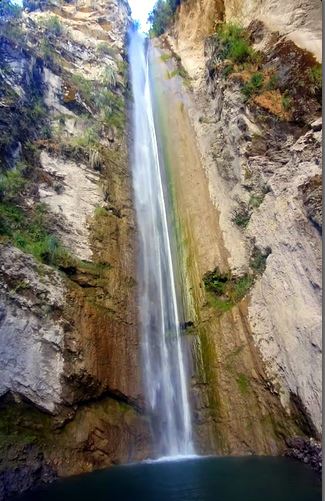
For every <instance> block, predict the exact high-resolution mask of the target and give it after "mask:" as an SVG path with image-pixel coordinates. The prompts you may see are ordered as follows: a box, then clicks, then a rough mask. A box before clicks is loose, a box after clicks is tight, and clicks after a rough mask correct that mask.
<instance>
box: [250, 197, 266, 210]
mask: <svg viewBox="0 0 325 501" xmlns="http://www.w3.org/2000/svg"><path fill="white" fill-rule="evenodd" d="M263 200H264V196H262V195H252V196H251V197H250V199H249V206H250V207H253V208H254V209H258V207H259V206H260V205H261V203H262V202H263Z"/></svg>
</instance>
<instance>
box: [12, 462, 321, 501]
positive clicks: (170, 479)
mask: <svg viewBox="0 0 325 501" xmlns="http://www.w3.org/2000/svg"><path fill="white" fill-rule="evenodd" d="M18 499H19V500H20V501H44V500H46V501H90V500H96V501H320V500H321V483H320V480H318V478H317V476H316V474H315V473H314V472H313V471H312V470H310V469H308V468H306V467H305V466H304V465H303V464H300V463H299V462H296V461H294V460H290V459H285V458H262V457H260V458H258V457H250V458H219V459H218V458H201V459H189V460H186V461H185V460H183V461H169V462H155V463H151V464H146V463H142V464H137V465H129V466H116V467H114V468H111V469H109V470H103V471H99V472H95V473H90V474H87V475H83V476H79V477H73V478H69V479H67V480H62V481H59V482H57V483H55V484H53V485H51V486H50V487H47V488H43V489H39V490H37V491H34V492H30V493H28V494H26V495H24V496H21V497H20V498H17V501H18Z"/></svg>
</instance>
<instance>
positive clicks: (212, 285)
mask: <svg viewBox="0 0 325 501" xmlns="http://www.w3.org/2000/svg"><path fill="white" fill-rule="evenodd" d="M229 280H230V274H229V273H220V271H219V268H216V269H215V270H213V271H209V272H208V273H206V274H205V275H204V277H203V282H204V285H205V288H206V289H207V290H208V291H210V292H214V293H215V294H216V295H217V296H221V295H223V294H224V293H225V292H226V285H227V282H228V281H229Z"/></svg>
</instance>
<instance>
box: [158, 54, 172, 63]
mask: <svg viewBox="0 0 325 501" xmlns="http://www.w3.org/2000/svg"><path fill="white" fill-rule="evenodd" d="M172 57H173V56H172V55H171V54H168V53H167V52H166V53H165V54H161V56H160V59H161V60H162V61H163V62H164V63H167V61H169V60H170V59H172Z"/></svg>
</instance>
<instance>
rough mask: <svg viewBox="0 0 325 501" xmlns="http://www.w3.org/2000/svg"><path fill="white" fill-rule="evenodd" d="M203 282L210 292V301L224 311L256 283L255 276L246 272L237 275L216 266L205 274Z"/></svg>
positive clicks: (239, 299) (240, 298)
mask: <svg viewBox="0 0 325 501" xmlns="http://www.w3.org/2000/svg"><path fill="white" fill-rule="evenodd" d="M203 282H204V286H205V289H206V290H207V291H208V293H209V297H208V299H209V303H210V304H211V305H212V306H213V307H215V308H216V309H217V310H219V311H220V312H221V313H224V312H225V311H228V310H230V309H231V308H232V307H233V306H234V305H235V304H236V303H238V302H240V301H241V300H242V299H243V298H244V297H245V296H246V294H247V293H248V291H249V290H250V289H251V287H252V286H253V284H254V276H253V275H249V274H245V275H242V276H240V277H235V276H233V275H232V274H231V273H230V272H228V273H221V272H220V270H219V268H216V269H215V270H213V271H210V272H208V273H206V274H205V275H204V277H203Z"/></svg>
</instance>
